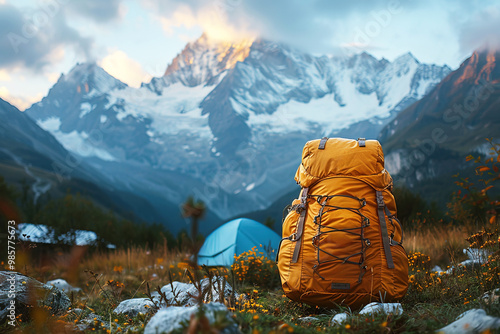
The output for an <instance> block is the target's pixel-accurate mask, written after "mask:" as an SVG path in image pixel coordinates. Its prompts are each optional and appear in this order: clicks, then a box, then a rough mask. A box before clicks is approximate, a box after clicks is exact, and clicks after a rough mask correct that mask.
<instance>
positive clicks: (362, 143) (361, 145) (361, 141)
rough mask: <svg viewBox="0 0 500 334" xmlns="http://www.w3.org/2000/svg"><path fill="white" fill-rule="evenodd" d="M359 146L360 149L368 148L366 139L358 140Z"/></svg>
mask: <svg viewBox="0 0 500 334" xmlns="http://www.w3.org/2000/svg"><path fill="white" fill-rule="evenodd" d="M358 145H359V147H366V139H365V138H358Z"/></svg>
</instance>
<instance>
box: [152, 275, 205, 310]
mask: <svg viewBox="0 0 500 334" xmlns="http://www.w3.org/2000/svg"><path fill="white" fill-rule="evenodd" d="M193 289H194V290H196V288H195V287H194V285H193V284H189V283H182V282H177V281H174V282H172V284H167V285H164V286H163V287H162V288H161V292H162V293H164V294H165V297H166V298H167V304H168V305H177V306H183V305H188V306H193V305H196V301H192V300H191V299H192V298H191V296H190V295H189V293H190V292H192V291H193ZM158 297H159V295H158ZM162 302H165V301H162Z"/></svg>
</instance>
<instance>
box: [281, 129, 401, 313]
mask: <svg viewBox="0 0 500 334" xmlns="http://www.w3.org/2000/svg"><path fill="white" fill-rule="evenodd" d="M295 180H296V181H297V183H298V184H299V185H300V186H301V187H302V190H301V193H300V196H299V199H295V200H294V201H293V202H292V206H291V208H290V209H289V212H288V214H287V216H286V217H285V218H284V221H283V239H282V241H281V243H280V247H279V253H278V256H277V259H278V269H279V272H280V276H281V283H282V286H283V290H284V292H285V294H286V295H287V296H288V297H289V298H291V299H293V300H295V301H300V302H304V303H307V304H311V305H319V306H326V307H332V306H335V305H344V306H349V307H354V308H355V307H361V306H363V305H366V304H368V303H370V302H374V301H383V302H391V301H396V300H399V299H401V298H402V297H403V296H404V295H405V293H406V290H407V289H408V258H407V255H406V251H405V250H404V248H403V245H402V243H403V230H402V227H401V224H400V223H399V221H398V220H397V218H396V202H395V200H394V196H393V195H392V192H391V191H392V178H391V176H390V175H389V173H388V172H387V171H386V170H385V169H384V153H383V152H382V147H381V146H380V143H379V142H378V141H376V140H364V139H362V138H361V139H358V140H357V141H356V140H349V139H342V138H331V139H328V138H326V137H325V138H323V139H321V140H319V139H318V140H312V141H309V142H308V143H307V144H306V145H305V146H304V150H303V152H302V163H301V165H300V166H299V168H298V170H297V173H296V175H295Z"/></svg>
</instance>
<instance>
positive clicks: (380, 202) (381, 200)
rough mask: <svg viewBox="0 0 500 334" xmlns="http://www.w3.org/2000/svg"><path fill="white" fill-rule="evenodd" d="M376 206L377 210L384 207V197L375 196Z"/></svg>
mask: <svg viewBox="0 0 500 334" xmlns="http://www.w3.org/2000/svg"><path fill="white" fill-rule="evenodd" d="M377 205H378V207H379V208H383V207H384V206H385V203H384V197H383V196H382V195H380V196H377Z"/></svg>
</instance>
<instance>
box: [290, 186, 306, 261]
mask: <svg viewBox="0 0 500 334" xmlns="http://www.w3.org/2000/svg"><path fill="white" fill-rule="evenodd" d="M308 191H309V188H303V189H302V195H301V197H300V210H301V211H300V217H299V222H298V224H297V232H296V235H295V238H294V240H292V241H294V242H296V244H295V249H294V251H293V257H292V263H297V261H298V259H299V252H300V241H301V240H300V239H301V238H302V232H304V221H305V219H306V211H307V192H308Z"/></svg>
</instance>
